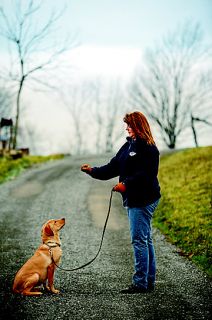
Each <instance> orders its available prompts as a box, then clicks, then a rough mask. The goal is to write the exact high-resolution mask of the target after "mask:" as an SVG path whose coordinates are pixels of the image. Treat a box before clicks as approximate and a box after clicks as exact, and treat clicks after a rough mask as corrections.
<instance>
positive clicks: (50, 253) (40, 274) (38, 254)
mask: <svg viewBox="0 0 212 320" xmlns="http://www.w3.org/2000/svg"><path fill="white" fill-rule="evenodd" d="M64 225H65V218H62V219H60V220H49V221H47V222H46V223H45V224H44V225H43V227H42V230H41V238H42V242H43V243H42V244H41V245H40V247H39V248H38V249H37V250H36V251H35V254H34V255H33V256H32V257H31V258H30V259H29V260H27V262H26V263H25V264H24V265H23V266H22V267H21V269H20V270H19V271H18V272H17V274H16V276H15V279H14V283H13V292H14V293H20V294H23V295H25V296H37V295H41V294H42V292H41V291H40V289H39V288H35V287H36V286H39V285H40V284H43V286H44V289H47V290H48V291H50V292H52V293H59V290H56V289H55V288H54V271H55V268H56V265H55V264H57V265H58V263H59V262H60V258H61V255H62V250H61V248H60V244H61V243H60V238H59V230H60V229H61V228H62V227H63V226H64ZM52 258H53V259H54V262H55V263H54V262H53V259H52ZM47 280H48V285H47V284H46V281H47Z"/></svg>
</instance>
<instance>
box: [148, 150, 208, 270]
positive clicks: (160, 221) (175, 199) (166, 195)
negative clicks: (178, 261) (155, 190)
mask: <svg viewBox="0 0 212 320" xmlns="http://www.w3.org/2000/svg"><path fill="white" fill-rule="evenodd" d="M211 169H212V147H201V148H194V149H187V150H184V151H180V152H177V153H172V154H168V155H166V156H163V157H161V162H160V170H159V179H160V185H161V191H162V198H161V201H160V204H159V206H158V208H157V210H156V212H155V216H154V226H155V227H157V228H159V229H160V230H161V232H162V233H163V234H165V235H166V236H167V238H168V240H170V241H171V242H172V243H174V244H175V245H176V246H177V247H178V248H179V254H182V255H185V256H187V257H188V258H190V259H191V260H192V261H193V262H195V263H196V264H197V265H198V266H200V267H201V268H202V269H203V270H204V271H205V272H207V273H208V275H210V276H212V267H211V266H212V246H211V245H212V243H211V242H212V241H211V240H212V231H211V230H212V228H211V227H212V170H211Z"/></svg>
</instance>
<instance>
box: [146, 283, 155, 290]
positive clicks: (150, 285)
mask: <svg viewBox="0 0 212 320" xmlns="http://www.w3.org/2000/svg"><path fill="white" fill-rule="evenodd" d="M154 290H155V284H154V283H149V284H148V287H147V291H148V292H151V291H154Z"/></svg>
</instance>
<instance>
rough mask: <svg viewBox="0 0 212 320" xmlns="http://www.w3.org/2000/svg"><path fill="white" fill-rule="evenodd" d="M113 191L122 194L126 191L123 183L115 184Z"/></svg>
mask: <svg viewBox="0 0 212 320" xmlns="http://www.w3.org/2000/svg"><path fill="white" fill-rule="evenodd" d="M113 191H116V192H121V193H123V192H125V191H126V186H125V184H124V183H122V182H119V183H118V184H116V185H115V186H114V187H113Z"/></svg>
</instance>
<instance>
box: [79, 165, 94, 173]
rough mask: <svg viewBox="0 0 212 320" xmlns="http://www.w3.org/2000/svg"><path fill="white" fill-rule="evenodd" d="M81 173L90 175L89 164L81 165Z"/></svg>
mask: <svg viewBox="0 0 212 320" xmlns="http://www.w3.org/2000/svg"><path fill="white" fill-rule="evenodd" d="M81 171H83V172H85V173H88V174H89V173H91V171H92V168H91V167H90V166H89V164H83V165H82V166H81Z"/></svg>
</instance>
